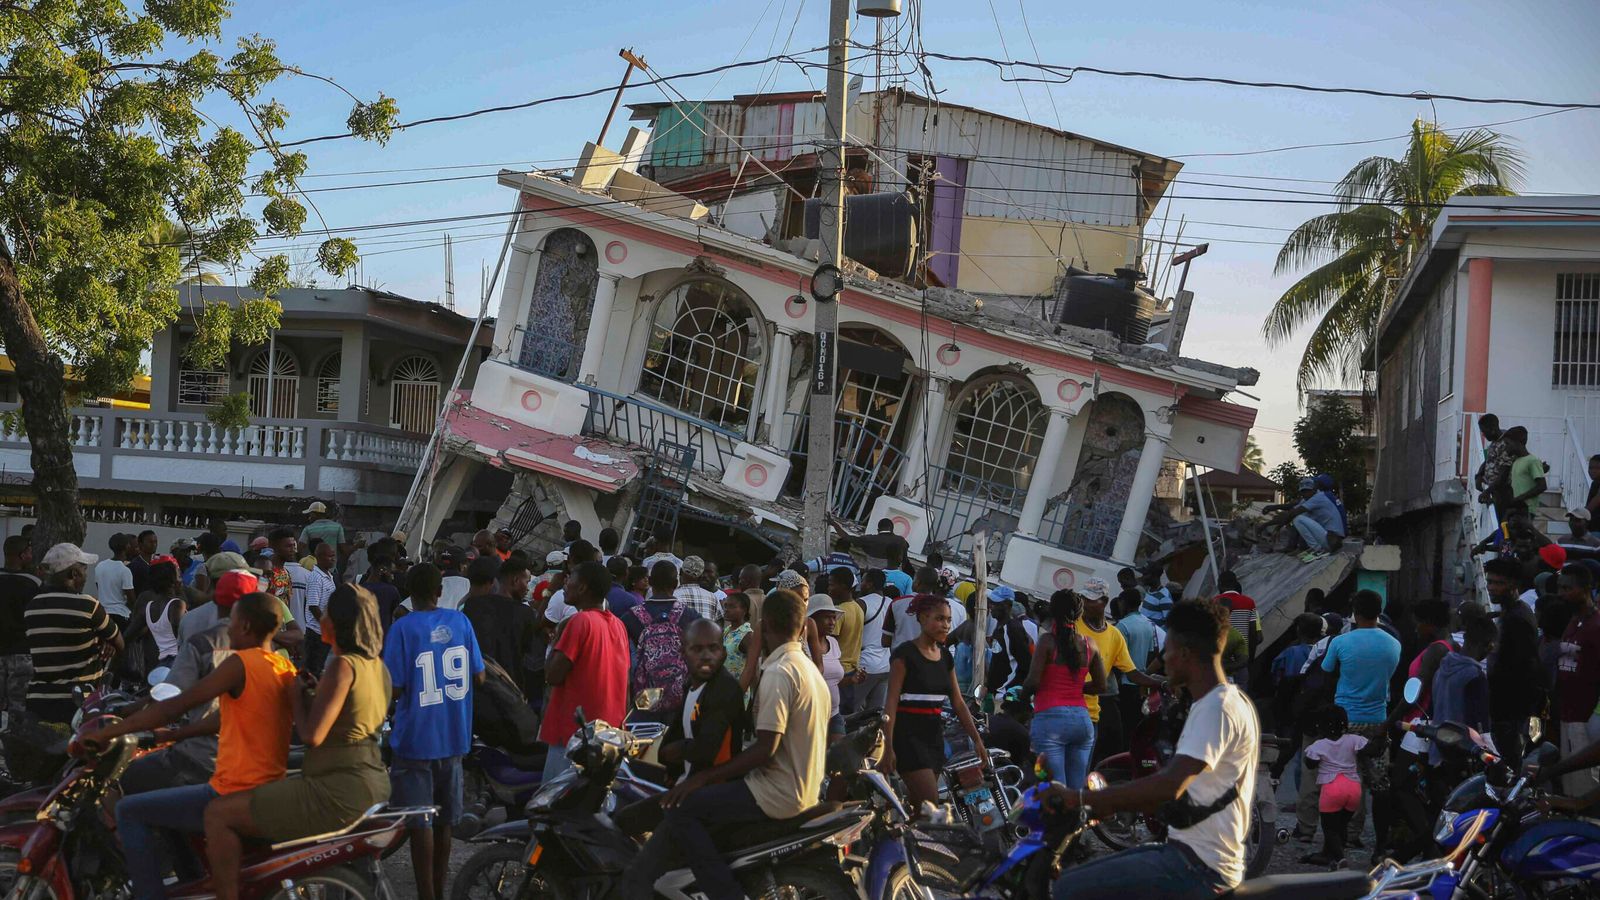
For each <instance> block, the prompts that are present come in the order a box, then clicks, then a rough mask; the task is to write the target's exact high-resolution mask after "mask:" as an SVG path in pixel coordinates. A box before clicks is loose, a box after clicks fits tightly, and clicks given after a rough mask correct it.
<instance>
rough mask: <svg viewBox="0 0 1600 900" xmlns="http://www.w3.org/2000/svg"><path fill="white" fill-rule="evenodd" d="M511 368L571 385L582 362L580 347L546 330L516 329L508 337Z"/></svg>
mask: <svg viewBox="0 0 1600 900" xmlns="http://www.w3.org/2000/svg"><path fill="white" fill-rule="evenodd" d="M511 354H512V360H511V361H512V364H513V365H515V366H516V367H517V368H519V369H522V370H524V371H528V372H532V373H533V374H535V375H543V376H544V377H546V378H553V379H555V380H556V381H568V382H570V381H573V380H575V379H576V378H577V377H578V365H579V363H581V362H582V361H583V345H581V344H576V343H573V342H572V341H570V340H567V339H566V338H562V337H558V336H556V335H552V334H550V333H549V332H548V331H546V330H542V329H533V328H529V327H527V326H526V325H518V326H517V327H516V328H514V329H512V335H511Z"/></svg>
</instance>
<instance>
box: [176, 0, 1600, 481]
mask: <svg viewBox="0 0 1600 900" xmlns="http://www.w3.org/2000/svg"><path fill="white" fill-rule="evenodd" d="M905 2H907V3H909V2H911V0H905ZM922 2H923V42H924V44H925V46H926V47H927V48H928V49H929V50H930V51H934V52H944V53H951V54H957V55H982V56H990V57H995V58H1002V59H1003V58H1010V59H1030V60H1031V59H1041V60H1043V61H1044V62H1047V63H1051V64H1066V65H1074V64H1075V65H1085V66H1095V67H1102V68H1108V69H1140V70H1154V71H1161V72H1168V73H1174V74H1186V75H1213V76H1221V77H1228V78H1237V79H1247V80H1254V81H1294V82H1300V83H1306V84H1321V85H1342V86H1358V87H1369V88H1377V89H1382V90H1391V91H1403V92H1410V91H1418V90H1426V91H1432V92H1436V93H1452V94H1460V95H1469V96H1478V97H1517V98H1531V99H1540V100H1554V101H1565V102H1596V101H1600V55H1597V54H1595V53H1594V52H1593V41H1594V38H1595V36H1596V35H1600V3H1596V2H1594V0H1520V2H1518V0H1509V2H1508V0H1452V2H1449V3H1445V2H1441V0H1424V2H1421V3H1412V4H1404V5H1397V4H1394V3H1392V2H1388V0H1385V2H1373V0H1305V2H1301V3H1282V2H1279V0H1208V2H1205V3H1195V2H1192V0H1189V2H1173V0H1144V2H1141V3H1098V4H1089V3H1083V2H1077V0H1051V2H1042V0H1032V2H1029V0H986V2H982V3H979V2H973V0H922ZM1402 9H1403V10H1404V11H1403V12H1401V10H1402ZM855 21H856V23H857V29H858V30H857V31H856V38H857V39H858V40H870V38H871V35H872V34H873V24H872V21H871V20H868V19H857V20H855ZM253 33H256V34H261V35H264V36H267V37H270V38H273V39H274V40H276V41H277V43H278V51H279V54H280V56H281V57H282V58H283V59H284V60H285V61H286V62H289V63H291V64H295V65H299V66H300V67H302V68H303V69H304V70H306V71H307V72H311V73H315V74H317V75H321V76H327V77H329V78H332V79H334V80H335V81H337V82H338V83H339V84H340V85H341V86H343V87H344V88H345V89H347V90H349V91H350V92H352V93H354V94H356V95H358V96H362V97H367V98H370V97H373V96H375V95H376V94H377V93H378V92H380V91H381V92H383V93H385V94H388V95H389V96H392V97H395V98H396V99H397V101H398V103H399V106H400V118H401V120H402V121H409V120H412V119H417V118H422V117H427V116H434V115H443V114H449V113H455V112H461V111H465V110H470V109H478V108H483V107H491V106H497V105H504V104H514V103H518V102H522V101H526V100H529V99H534V98H537V97H545V96H550V95H556V94H565V93H571V92H578V91H583V90H588V89H592V88H597V87H603V86H605V85H608V84H615V83H616V81H617V79H618V77H619V76H620V75H621V73H622V69H623V67H624V64H623V62H622V61H621V60H620V59H619V58H618V57H617V51H618V49H620V48H622V47H624V46H627V47H632V48H634V49H635V50H636V51H637V52H639V53H640V54H642V55H644V56H645V57H646V58H647V59H648V61H649V63H650V65H651V66H652V68H654V69H655V70H656V71H657V72H660V73H664V74H672V73H677V72H685V71H691V70H697V69H704V68H709V67H712V66H716V65H720V64H723V63H727V62H732V61H735V60H744V59H760V58H763V57H766V56H769V55H772V54H774V53H777V52H781V51H782V50H784V49H785V48H787V49H788V50H789V51H791V52H793V51H800V50H809V49H811V48H815V47H820V46H822V45H823V44H825V43H826V37H827V2H826V0H747V2H744V3H731V2H726V0H702V2H697V3H693V4H684V3H676V4H673V3H662V2H659V0H655V2H645V0H610V2H607V3H606V4H604V5H603V6H600V7H594V6H590V5H588V4H585V3H571V4H544V3H533V4H528V3H521V4H515V3H509V2H501V0H468V2H455V3H450V4H438V3H426V4H424V3H420V2H415V0H389V2H384V3H378V2H373V0H343V2H340V3H327V2H322V0H317V2H313V0H278V2H274V3H270V4H269V3H263V2H260V0H253V2H250V0H247V2H242V3H238V4H236V6H235V9H234V15H233V19H232V20H231V21H230V22H229V23H228V28H227V29H226V31H225V40H226V41H228V42H231V41H232V40H233V39H235V38H237V37H238V36H240V35H245V34H253ZM168 51H169V52H171V53H173V54H181V53H184V52H186V48H184V47H182V46H181V45H175V46H170V47H169V48H168ZM1008 51H1009V52H1008ZM929 65H930V68H931V69H932V72H933V78H934V84H935V85H936V86H937V87H938V88H939V89H941V90H942V91H943V92H944V93H943V94H942V95H941V96H942V98H943V99H944V100H946V101H947V102H952V103H959V104H964V105H971V106H977V107H981V108H984V109H988V110H992V111H994V112H997V113H1001V114H1005V115H1009V116H1014V117H1018V118H1026V119H1031V120H1033V121H1036V122H1039V123H1041V124H1045V125H1052V126H1054V125H1057V124H1059V127H1061V128H1063V129H1065V130H1068V131H1072V132H1077V133H1079V134H1083V135H1085V136H1089V137H1093V138H1097V139H1099V140H1103V141H1106V142H1108V143H1113V144H1120V145H1123V146H1127V147H1133V148H1137V149H1139V150H1143V151H1146V152H1149V153H1153V154H1156V155H1159V156H1166V157H1172V158H1178V159H1180V160H1181V161H1182V162H1183V163H1184V164H1185V169H1184V172H1183V173H1182V174H1181V175H1180V177H1179V183H1178V184H1176V185H1174V187H1173V188H1172V189H1171V190H1170V191H1169V194H1170V195H1175V196H1177V197H1187V198H1198V197H1201V196H1221V197H1228V198H1241V197H1253V198H1271V199H1284V198H1290V199H1295V200H1308V199H1312V200H1315V199H1321V198H1320V197H1318V196H1316V195H1318V194H1322V193H1324V192H1326V191H1329V190H1331V188H1332V182H1334V181H1336V180H1337V179H1338V178H1339V177H1340V176H1341V175H1343V174H1344V173H1345V171H1347V170H1348V169H1349V168H1350V166H1351V165H1353V164H1354V163H1355V162H1357V161H1359V160H1360V159H1362V158H1364V157H1367V156H1371V155H1398V154H1399V153H1401V152H1402V151H1403V149H1404V141H1403V139H1401V137H1400V136H1403V135H1405V134H1406V132H1407V131H1408V129H1409V128H1410V124H1411V121H1412V120H1413V119H1414V118H1415V117H1418V116H1421V117H1424V118H1429V119H1436V120H1437V121H1438V122H1439V123H1440V124H1441V125H1442V126H1444V127H1447V128H1456V127H1461V126H1471V125H1482V124H1487V123H1498V122H1506V121H1507V120H1512V119H1521V118H1524V117H1528V116H1534V115H1537V114H1539V113H1541V112H1546V111H1545V110H1539V109H1532V108H1529V107H1525V106H1511V105H1476V104H1465V103H1457V102H1446V101H1437V102H1434V103H1428V102H1423V101H1417V100H1411V99H1404V100H1402V99H1378V98H1369V97H1359V96H1351V95H1321V94H1309V93H1304V92H1292V91H1283V90H1257V89H1246V88H1236V87H1226V86H1220V85H1209V84H1179V83H1171V82H1160V81H1151V80H1145V79H1131V78H1111V77H1104V76H1099V75H1093V74H1087V73H1082V74H1079V75H1077V76H1076V77H1075V78H1074V79H1073V80H1072V81H1071V83H1069V84H1065V85H1056V86H1052V87H1048V88H1047V87H1046V86H1044V85H1038V84H1026V85H1018V84H1015V83H1008V82H1006V81H1004V80H1002V78H1001V77H1000V75H999V72H998V71H997V70H996V69H995V68H993V67H991V66H986V65H972V64H958V63H949V62H939V61H930V63H929ZM862 69H863V70H864V71H869V72H870V63H868V62H867V61H865V60H863V61H862ZM821 77H822V73H821V72H812V73H811V74H810V77H809V78H808V77H807V74H806V73H805V72H803V71H802V70H801V69H800V68H798V67H796V66H793V65H788V64H781V63H779V64H773V65H771V66H764V67H756V68H748V69H741V70H735V71H731V72H727V73H724V74H722V75H711V76H705V77H702V78H698V79H694V80H691V81H681V82H677V83H675V85H674V87H676V89H677V90H679V91H681V92H682V93H683V94H684V95H686V96H687V97H689V98H690V99H695V100H699V99H704V98H707V97H727V96H731V95H732V94H734V93H745V92H750V91H754V90H758V89H767V90H799V89H808V88H811V87H813V86H816V87H819V88H820V87H821V85H822V82H821ZM270 93H271V94H272V95H273V96H275V97H276V98H278V99H280V100H282V101H283V102H284V104H285V105H287V106H288V108H289V110H290V113H291V118H290V121H289V124H288V127H287V128H286V129H285V130H284V132H283V137H284V138H285V139H287V140H294V139H296V138H302V137H311V136H314V135H322V134H330V133H337V132H341V131H343V130H344V128H343V122H344V118H345V116H346V115H347V114H348V112H349V102H350V101H349V98H348V97H346V96H345V95H343V94H341V93H339V92H338V91H336V90H335V89H333V88H331V87H329V86H328V85H326V84H323V83H320V82H316V81H311V80H307V79H294V80H289V81H280V82H278V83H276V84H274V85H273V86H272V88H271V90H270ZM663 99H666V97H665V95H664V94H663V92H662V89H661V88H658V87H655V86H645V87H635V88H631V89H629V91H628V92H627V94H626V95H625V98H624V102H625V103H628V102H658V101H661V100H663ZM609 102H610V98H609V96H601V97H596V98H592V99H587V100H580V101H573V102H565V103H556V104H549V105H544V106H539V107H535V108H533V109H528V110H521V111H514V112H506V113H499V114H494V115H486V116H481V117H478V118H475V119H470V120H466V121H462V122H454V123H446V124H437V125H427V126H419V127H417V128H414V129H409V130H407V131H404V132H401V133H399V134H397V135H395V137H394V138H393V140H391V141H390V142H389V143H388V145H387V146H384V147H379V146H377V145H375V144H369V143H364V142H360V141H355V140H344V141H332V142H324V143H318V144H312V145H309V146H307V147H304V148H302V149H304V150H305V151H306V152H307V154H308V156H309V160H310V167H309V175H311V176H313V177H309V178H307V179H305V180H304V182H303V186H305V187H310V188H319V189H320V188H334V187H340V186H347V185H363V184H373V183H387V182H395V181H409V180H415V179H438V178H455V177H457V176H461V177H459V180H453V181H445V182H439V183H434V184H412V185H402V186H393V187H382V188H365V189H358V190H342V191H340V190H332V191H318V192H316V193H313V194H311V199H312V200H313V201H314V203H315V206H316V212H315V213H313V215H312V218H311V219H310V221H309V223H308V227H318V225H317V223H318V215H319V214H320V218H321V221H323V222H325V223H326V224H327V225H328V226H329V227H331V228H334V229H336V230H337V229H343V228H351V227H354V226H365V225H371V224H376V223H397V222H406V221H410V220H418V219H427V218H436V217H445V216H470V215H482V214H495V213H503V212H504V211H505V210H507V209H509V208H510V204H511V202H512V199H513V198H512V196H511V193H510V191H509V190H507V189H505V188H502V187H500V186H498V184H497V183H496V181H495V179H494V177H493V173H494V172H495V170H496V168H497V167H499V166H502V165H504V166H516V165H528V164H533V163H541V164H543V165H561V164H565V163H564V162H560V163H553V162H550V161H557V160H560V161H570V160H571V159H572V158H573V157H575V156H576V155H577V154H578V152H579V151H580V150H581V149H582V146H583V143H584V142H585V141H588V140H593V139H594V137H595V136H596V134H597V133H598V131H599V128H600V123H601V121H602V120H603V118H604V117H605V113H606V108H607V106H608V105H609ZM218 113H219V116H221V115H223V112H222V111H221V110H218ZM1058 117H1059V121H1058ZM625 120H626V110H623V111H621V112H620V113H619V118H618V121H617V123H616V124H614V125H613V126H612V132H611V139H610V141H609V143H611V144H612V145H616V144H619V143H620V141H621V137H622V134H623V133H624V132H625V130H626V127H627V123H626V121H625ZM1495 130H1497V131H1500V132H1501V133H1503V134H1505V135H1507V136H1508V137H1510V138H1511V139H1512V140H1513V141H1514V142H1515V145H1516V147H1517V148H1518V149H1519V150H1520V151H1521V152H1522V153H1523V154H1524V155H1525V157H1526V161H1527V177H1526V180H1525V183H1524V184H1523V188H1524V189H1525V190H1526V191H1529V192H1548V193H1579V194H1582V193H1590V194H1600V166H1596V164H1595V159H1596V156H1597V149H1600V110H1575V111H1565V112H1560V113H1558V114H1555V115H1546V116H1542V117H1539V118H1533V119H1529V120H1527V121H1521V122H1514V123H1508V124H1503V125H1498V126H1496V129H1495ZM1380 138H1388V139H1389V140H1382V141H1377V142H1373V143H1366V144H1361V145H1357V146H1342V147H1320V148H1312V149H1302V150H1293V151H1285V152H1273V153H1250V154H1249V155H1225V154H1242V153H1248V152H1250V151H1259V150H1263V149H1271V148H1282V147H1288V146H1292V145H1302V144H1326V143H1332V142H1348V141H1367V140H1371V139H1380ZM1207 154H1222V155H1207ZM445 167H459V168H445ZM396 169H416V170H418V171H410V172H394V171H388V170H396ZM335 173H340V174H335ZM1185 180H1193V181H1206V182H1215V183H1218V184H1226V185H1228V186H1227V187H1215V186H1209V185H1198V184H1185V183H1184V182H1185ZM1246 187H1249V188H1265V189H1267V190H1251V189H1246ZM1286 190H1295V191H1310V192H1314V193H1313V194H1312V195H1309V196H1308V195H1305V194H1287V193H1283V191H1286ZM1331 209H1332V206H1331V204H1330V205H1329V206H1326V207H1324V206H1320V205H1310V204H1303V203H1296V204H1289V203H1276V202H1241V201H1239V200H1237V199H1229V200H1223V201H1215V200H1212V201H1207V200H1200V199H1177V200H1172V201H1170V202H1168V203H1164V204H1163V206H1162V207H1161V208H1160V209H1159V210H1158V211H1157V217H1158V219H1160V218H1165V219H1166V220H1167V221H1168V226H1167V228H1168V232H1167V233H1168V236H1169V237H1171V236H1172V233H1173V230H1174V229H1175V228H1176V226H1177V224H1178V222H1179V220H1180V218H1186V219H1187V222H1186V224H1185V226H1184V230H1183V239H1184V240H1185V241H1188V242H1194V243H1199V242H1209V243H1210V245H1211V248H1210V252H1209V253H1208V254H1207V255H1205V256H1204V257H1202V258H1201V259H1199V260H1197V261H1196V262H1195V263H1194V265H1193V268H1192V271H1191V273H1190V276H1189V282H1188V287H1189V288H1190V289H1191V290H1193V291H1194V292H1195V295H1196V299H1195V307H1194V312H1193V314H1192V317H1191V320H1190V326H1189V331H1188V335H1187V337H1186V338H1185V342H1184V348H1183V352H1184V355H1186V356H1194V357H1200V358H1203V359H1209V360H1212V361H1215V362H1220V363H1224V364H1229V365H1237V366H1249V367H1252V368H1255V369H1258V370H1260V372H1261V380H1260V383H1259V384H1258V385H1256V386H1255V387H1253V388H1247V389H1246V390H1248V392H1249V393H1250V394H1252V395H1254V396H1255V397H1258V398H1260V403H1259V404H1257V405H1258V408H1259V410H1260V412H1259V414H1258V417H1257V427H1256V435H1257V438H1258V440H1259V441H1260V442H1261V444H1262V446H1263V448H1264V450H1265V453H1266V458H1267V461H1268V463H1269V465H1270V464H1275V463H1277V462H1280V461H1282V460H1285V459H1290V458H1293V456H1294V450H1293V447H1292V444H1291V439H1290V434H1289V431H1290V429H1291V428H1292V426H1293V423H1294V421H1295V419H1296V418H1298V417H1299V415H1300V413H1301V407H1300V400H1299V396H1298V394H1297V392H1296V390H1295V378H1294V373H1295V368H1296V365H1297V362H1298V359H1299V354H1300V349H1301V347H1302V346H1303V344H1304V340H1305V336H1306V334H1307V333H1309V328H1308V329H1306V331H1305V332H1303V333H1301V334H1299V335H1296V336H1295V338H1294V339H1293V340H1291V341H1288V342H1285V343H1284V344H1282V345H1279V346H1269V345H1268V344H1267V342H1266V341H1265V340H1264V339H1263V338H1262V337H1261V322H1262V319H1263V317H1264V316H1265V314H1266V311H1267V310H1268V308H1270V306H1271V304H1272V302H1273V301H1274V300H1275V299H1276V298H1277V297H1278V296H1279V295H1280V294H1281V293H1282V291H1283V290H1284V289H1285V288H1286V287H1288V286H1289V285H1290V284H1292V283H1293V281H1294V278H1295V276H1294V274H1293V273H1286V274H1284V275H1277V274H1275V273H1274V267H1273V263H1274V259H1275V256H1276V252H1277V247H1278V244H1279V242H1281V240H1282V238H1283V236H1284V235H1285V234H1286V233H1287V230H1288V229H1290V228H1292V227H1294V226H1295V225H1297V224H1299V223H1300V222H1301V221H1303V220H1304V219H1306V218H1309V217H1311V216H1313V215H1317V214H1319V213H1322V212H1326V211H1330V210H1331ZM503 222H504V219H503V218H492V219H484V220H477V221H470V220H469V221H465V222H460V223H456V224H452V225H449V226H440V225H432V226H412V227H409V228H397V229H394V230H393V231H382V230H364V231H361V232H352V233H351V234H350V236H351V237H352V238H354V239H356V240H357V243H358V246H359V247H360V248H361V250H362V253H363V256H364V260H363V268H362V270H361V273H360V279H359V280H361V281H363V283H366V284H368V285H371V286H381V287H383V288H386V289H388V290H392V291H396V292H399V293H402V294H406V295H408V296H412V297H417V298H419V299H442V297H443V282H444V264H443V252H442V249H441V247H440V243H439V242H440V237H441V235H442V233H443V232H444V231H446V230H448V231H449V232H451V234H452V235H453V238H454V240H455V277H456V296H457V303H458V305H465V304H469V303H471V302H472V301H474V300H475V299H476V297H477V295H478V289H479V287H478V286H479V284H480V272H481V269H482V267H484V266H488V267H490V268H492V267H493V265H494V260H495V257H496V255H497V254H498V252H499V248H500V242H501V237H502V235H503V229H504V225H503ZM423 228H426V229H427V230H426V231H425V232H424V231H423V230H422V229H423ZM1158 228H1159V225H1156V226H1153V227H1152V228H1151V229H1149V230H1147V236H1152V237H1153V236H1155V234H1156V231H1157V229H1158ZM283 243H284V242H281V241H280V242H273V243H272V244H271V246H281V245H283ZM291 243H292V245H293V246H296V247H309V246H313V245H314V243H315V242H314V241H313V240H311V239H307V238H302V239H299V240H297V241H294V242H291ZM264 246H267V245H264ZM324 278H326V276H324ZM1330 386H1335V385H1330ZM1236 399H1241V400H1243V401H1244V402H1253V401H1251V400H1249V399H1247V398H1236Z"/></svg>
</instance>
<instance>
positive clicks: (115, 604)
mask: <svg viewBox="0 0 1600 900" xmlns="http://www.w3.org/2000/svg"><path fill="white" fill-rule="evenodd" d="M132 546H133V535H131V534H113V535H112V536H111V543H110V547H111V555H110V556H108V557H106V558H105V559H102V560H100V561H99V562H98V563H95V566H94V593H95V598H96V599H98V600H99V601H100V605H101V606H103V607H105V610H106V614H107V615H109V616H111V618H113V619H116V620H117V628H119V629H121V630H124V631H126V630H127V628H128V617H129V616H131V615H132V614H133V613H132V609H133V570H132V569H130V568H128V562H127V560H128V551H129V550H130V549H131V548H132Z"/></svg>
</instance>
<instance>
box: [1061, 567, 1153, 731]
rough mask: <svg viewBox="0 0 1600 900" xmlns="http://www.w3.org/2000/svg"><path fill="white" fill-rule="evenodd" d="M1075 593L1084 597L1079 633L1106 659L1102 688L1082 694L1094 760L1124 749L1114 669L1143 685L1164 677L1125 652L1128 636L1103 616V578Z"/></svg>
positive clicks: (1106, 599)
mask: <svg viewBox="0 0 1600 900" xmlns="http://www.w3.org/2000/svg"><path fill="white" fill-rule="evenodd" d="M1078 594H1079V595H1080V596H1081V597H1083V616H1082V617H1081V618H1079V619H1078V622H1077V626H1076V627H1077V630H1078V633H1079V634H1081V635H1083V636H1084V637H1086V638H1088V639H1089V640H1091V641H1094V646H1095V650H1097V651H1098V652H1099V654H1100V658H1101V659H1103V660H1105V661H1106V673H1107V675H1106V683H1105V688H1104V690H1103V692H1102V693H1101V694H1099V695H1096V694H1090V693H1087V692H1085V694H1084V698H1083V700H1084V705H1086V706H1088V707H1089V719H1090V720H1091V721H1093V722H1094V749H1093V750H1092V751H1090V754H1089V758H1090V759H1091V760H1096V761H1097V760H1101V759H1104V758H1106V757H1107V756H1110V755H1111V754H1113V753H1121V752H1122V751H1123V749H1124V747H1123V733H1122V713H1121V709H1120V708H1119V706H1118V703H1117V699H1116V697H1117V694H1118V693H1120V692H1121V690H1122V683H1121V681H1120V680H1119V679H1118V677H1117V673H1119V672H1120V673H1122V676H1123V677H1125V678H1127V679H1128V680H1129V681H1131V682H1133V683H1134V684H1137V685H1140V686H1142V687H1150V688H1159V687H1161V686H1162V685H1163V684H1165V683H1166V680H1165V679H1163V678H1160V677H1158V676H1150V675H1146V674H1145V673H1144V672H1141V671H1139V668H1138V667H1137V666H1135V665H1134V664H1133V657H1132V656H1130V655H1129V654H1128V642H1127V640H1126V639H1124V638H1123V636H1122V632H1121V631H1119V630H1118V629H1117V628H1116V626H1114V625H1112V624H1111V622H1110V620H1108V619H1107V618H1106V604H1107V603H1108V602H1109V601H1110V599H1111V588H1110V587H1108V586H1107V585H1106V583H1105V580H1104V579H1101V578H1091V579H1089V580H1088V581H1087V582H1085V583H1084V585H1083V589H1082V590H1080V591H1079V592H1078ZM1102 696H1104V697H1108V698H1110V699H1109V700H1108V701H1107V702H1106V703H1105V704H1104V705H1102V704H1101V703H1100V698H1101V697H1102Z"/></svg>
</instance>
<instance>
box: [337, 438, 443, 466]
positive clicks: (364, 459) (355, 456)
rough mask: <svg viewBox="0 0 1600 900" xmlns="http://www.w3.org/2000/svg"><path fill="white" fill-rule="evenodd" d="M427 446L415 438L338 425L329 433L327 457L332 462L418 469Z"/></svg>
mask: <svg viewBox="0 0 1600 900" xmlns="http://www.w3.org/2000/svg"><path fill="white" fill-rule="evenodd" d="M424 449H426V445H425V444H424V442H423V441H420V440H417V439H416V438H403V437H394V436H392V435H387V434H379V433H376V432H370V431H354V430H350V429H336V430H334V431H331V432H330V433H329V435H328V453H327V457H328V459H329V460H330V461H333V462H359V463H370V464H373V465H381V466H393V467H396V468H400V469H415V468H416V467H417V466H418V465H420V464H421V463H422V453H423V450H424Z"/></svg>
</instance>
